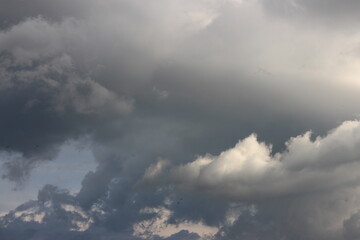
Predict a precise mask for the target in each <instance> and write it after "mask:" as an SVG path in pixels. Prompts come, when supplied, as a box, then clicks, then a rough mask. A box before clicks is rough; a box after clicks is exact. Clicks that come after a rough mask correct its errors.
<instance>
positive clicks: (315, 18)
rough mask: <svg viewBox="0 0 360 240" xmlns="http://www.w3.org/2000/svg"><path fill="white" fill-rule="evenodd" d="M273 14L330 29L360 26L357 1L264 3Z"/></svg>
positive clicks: (293, 0) (319, 0)
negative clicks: (322, 25) (359, 24)
mask: <svg viewBox="0 0 360 240" xmlns="http://www.w3.org/2000/svg"><path fill="white" fill-rule="evenodd" d="M262 3H263V4H264V6H265V9H266V10H269V11H270V12H271V13H272V14H275V15H278V16H281V17H287V18H292V19H296V20H297V21H298V22H299V23H304V22H305V23H306V24H313V25H317V23H320V24H325V26H326V27H327V28H328V29H331V28H334V27H337V28H338V27H340V28H344V29H349V28H350V29H352V28H354V27H356V26H358V22H359V15H358V14H357V11H358V9H359V8H360V4H359V2H358V1H356V0H346V1H340V0H330V1H324V0H315V1H311V0H286V1H277V0H274V1H262Z"/></svg>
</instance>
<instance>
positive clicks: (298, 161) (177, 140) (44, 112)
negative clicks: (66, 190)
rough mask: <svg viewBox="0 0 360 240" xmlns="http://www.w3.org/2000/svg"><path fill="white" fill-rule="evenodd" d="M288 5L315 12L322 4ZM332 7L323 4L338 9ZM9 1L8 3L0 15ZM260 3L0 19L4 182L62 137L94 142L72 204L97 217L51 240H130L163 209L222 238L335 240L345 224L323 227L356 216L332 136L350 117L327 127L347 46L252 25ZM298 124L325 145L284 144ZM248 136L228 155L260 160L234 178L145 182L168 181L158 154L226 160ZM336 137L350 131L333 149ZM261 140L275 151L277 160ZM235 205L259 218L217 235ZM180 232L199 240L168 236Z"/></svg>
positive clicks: (123, 5) (274, 21)
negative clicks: (90, 163) (0, 23)
mask: <svg viewBox="0 0 360 240" xmlns="http://www.w3.org/2000/svg"><path fill="white" fill-rule="evenodd" d="M55 2H56V3H55ZM50 3H51V6H50V5H49V4H50ZM297 3H298V5H303V6H304V7H303V8H309V9H310V10H308V12H309V13H310V12H312V11H313V12H319V11H322V10H321V9H322V8H321V7H318V6H320V5H317V4H320V2H319V1H314V2H313V3H310V2H305V1H303V2H300V1H297ZM333 3H334V5H331V6H328V7H329V8H330V7H334V9H335V7H336V4H337V2H336V3H335V2H333ZM16 4H18V2H14V3H6V5H7V7H8V9H7V10H6V11H8V12H9V14H10V13H11V11H10V10H11V9H14V6H15V5H16ZM26 4H28V3H26ZM261 4H262V3H259V2H257V1H242V3H239V2H238V1H222V2H221V3H219V2H218V1H197V2H194V1H181V2H180V1H166V2H163V1H152V2H151V3H150V2H149V3H147V2H146V3H145V2H143V1H125V0H122V1H108V2H106V3H102V2H100V1H91V2H90V3H89V5H91V6H88V3H87V2H86V3H85V2H80V1H74V2H71V3H70V2H68V1H63V2H60V1H50V2H47V3H45V2H44V3H43V2H40V1H36V2H35V3H34V4H33V5H31V6H28V7H26V9H27V10H26V11H27V12H26V13H19V14H18V15H12V16H14V17H11V18H10V17H9V16H7V15H5V14H1V16H4V18H6V19H7V20H8V21H9V22H11V24H9V25H7V26H6V28H7V29H6V31H2V32H1V33H0V50H1V64H0V67H1V73H0V74H1V85H0V89H1V90H0V92H1V95H0V109H1V110H0V114H1V115H2V118H1V120H0V123H1V124H0V125H1V126H2V127H1V131H2V135H1V137H0V147H1V149H2V150H3V151H7V152H8V153H10V155H11V158H9V159H7V160H5V167H6V168H7V169H8V170H9V171H8V173H7V175H6V177H8V178H10V179H13V180H16V179H21V178H22V177H23V176H24V174H25V175H26V174H29V173H30V170H31V168H33V167H36V165H37V164H39V163H40V162H41V161H44V160H50V159H52V158H54V156H56V152H57V149H58V147H59V146H60V145H61V144H62V143H64V142H65V141H66V140H68V139H81V138H82V137H84V136H90V137H91V138H90V139H91V146H92V148H93V151H94V155H95V157H96V159H97V161H98V164H99V166H98V168H97V170H96V171H94V172H90V173H88V174H87V176H86V177H85V178H84V180H83V183H82V188H81V190H80V192H79V193H78V194H77V195H76V196H73V197H71V199H73V201H75V202H76V204H77V205H78V207H79V208H81V209H82V211H85V212H87V213H88V212H91V211H92V210H91V209H93V208H95V207H98V208H100V209H101V210H102V211H104V212H105V213H106V214H105V215H103V216H97V217H98V218H97V217H94V219H95V220H96V221H95V224H94V226H93V227H92V228H91V229H92V230H91V231H92V232H91V231H90V230H89V231H87V232H85V233H69V232H68V231H67V230H66V229H63V230H61V231H63V232H64V234H65V235H61V234H60V233H59V234H60V235H59V236H62V237H63V238H66V237H68V238H70V239H71V238H74V239H76V238H78V239H81V238H82V237H85V236H89V235H87V234H90V233H91V234H93V237H94V238H96V237H97V236H99V235H98V234H103V235H106V237H107V238H108V239H116V237H118V236H122V237H123V239H126V238H127V237H128V236H125V235H126V233H129V232H131V229H132V226H133V224H134V223H137V222H139V221H143V220H148V219H151V217H152V216H150V215H151V214H150V215H146V216H144V215H141V214H139V212H140V211H141V210H142V209H144V208H145V207H150V208H158V207H164V205H166V207H167V208H168V209H169V211H172V212H173V215H172V216H171V217H170V218H169V219H168V223H169V224H170V223H171V224H178V223H179V222H180V223H181V222H182V221H184V220H185V221H192V222H198V221H203V222H204V223H205V224H207V225H210V226H213V227H219V228H221V229H223V230H224V235H221V234H220V232H219V234H218V236H217V237H218V238H220V239H221V238H224V239H231V238H233V239H238V238H239V236H242V237H243V238H245V235H246V237H247V238H248V239H254V238H256V237H257V238H260V239H279V238H284V239H297V238H300V237H299V236H305V237H304V238H306V239H331V238H329V237H332V239H336V238H338V239H341V236H340V235H339V232H341V231H342V230H341V229H342V224H343V223H342V220H341V219H339V220H333V218H334V216H341V217H342V218H343V219H347V218H349V216H351V215H352V214H353V213H354V211H356V210H357V207H356V206H357V204H358V202H357V201H356V200H353V199H351V196H357V195H356V194H355V193H354V191H353V190H352V189H351V187H352V186H356V180H357V177H358V175H357V174H349V172H351V173H353V172H352V171H353V169H357V167H358V164H357V162H356V158H357V156H358V151H357V150H356V144H357V142H358V138H357V135H356V134H355V135H351V134H349V136H348V135H346V134H345V133H344V132H343V130H344V129H343V128H344V126H348V125H349V124H350V126H352V125H351V124H355V122H352V123H349V122H348V123H344V125H342V128H341V127H340V128H339V129H337V130H335V131H334V132H333V133H330V134H329V135H326V131H327V130H328V129H331V128H333V127H335V126H336V124H338V123H340V122H342V121H344V120H345V119H354V118H355V117H356V116H357V115H358V113H359V110H360V109H359V106H358V104H357V103H358V101H359V96H358V90H357V87H354V85H355V82H356V81H355V80H356V79H357V77H356V76H357V71H356V69H358V66H357V65H356V61H357V57H356V54H341V53H344V52H346V53H348V52H350V53H352V51H353V50H354V49H356V47H357V37H356V36H354V35H351V34H347V33H344V32H343V31H339V30H338V28H333V29H327V28H324V27H323V28H321V27H320V28H321V30H319V31H309V27H308V26H304V25H303V24H299V25H296V24H294V23H293V22H291V21H288V18H280V19H279V18H274V15H270V16H264V15H263V12H262V9H261V7H262V5H261ZM267 4H273V5H272V6H270V7H274V6H275V4H280V3H277V2H275V1H268V3H267ZM284 4H285V3H284ZM352 6H353V7H354V5H352ZM355 6H356V5H355ZM52 7H56V8H57V11H56V12H54V11H53V10H52V9H51V8H52ZM265 7H269V6H265ZM89 8H91V10H88V9H89ZM354 8H355V7H354ZM4 11H5V10H4ZM344 11H345V10H344ZM346 11H347V10H346ZM38 14H41V15H42V16H43V17H36V16H37V15H38ZM324 14H325V13H324ZM34 16H35V17H34ZM29 17H30V18H29ZM320 17H321V16H320ZM322 17H323V16H322ZM299 19H301V18H299ZM4 26H5V25H4ZM230 26H236V27H230ZM295 26H296V28H295ZM354 79H355V80H354ZM129 113H130V114H129ZM3 116H5V117H3ZM310 129H312V130H313V131H314V133H315V135H318V134H320V135H323V136H324V137H323V138H321V139H320V140H316V141H318V142H319V143H320V144H321V145H324V147H316V145H317V144H318V142H316V141H314V140H313V139H312V138H310V137H308V136H307V135H305V136H300V137H298V138H296V139H293V140H291V141H290V142H289V144H288V146H286V145H284V142H285V141H286V140H288V139H289V138H290V137H291V136H297V135H299V134H302V133H304V132H305V131H308V130H310ZM351 129H353V128H351V127H350V130H351ZM350 130H349V132H351V131H350ZM353 130H354V129H353ZM344 131H345V130H344ZM253 132H255V133H257V134H258V138H259V140H255V139H254V138H250V139H248V140H245V141H243V142H240V143H239V147H240V148H241V149H245V150H244V151H245V152H251V153H253V155H252V157H256V156H257V161H252V160H251V159H252V157H249V158H248V161H245V163H246V164H245V165H246V167H243V168H241V169H240V170H241V171H240V172H236V171H235V170H236V169H235V168H234V169H233V170H234V172H232V173H230V174H228V175H222V174H220V173H219V172H218V170H219V169H218V168H217V167H216V168H215V167H212V168H211V167H210V166H208V165H211V164H208V165H207V166H206V167H205V168H207V169H206V171H205V170H204V169H202V170H201V171H203V174H202V175H201V176H200V175H199V176H197V175H196V174H195V175H196V176H195V177H193V176H192V175H191V174H192V173H193V172H194V171H193V170H194V169H191V171H185V172H186V174H184V172H181V171H180V172H179V171H178V172H177V174H178V177H179V176H182V177H183V178H180V180H179V179H177V183H179V182H180V183H183V184H184V185H185V188H190V189H191V188H193V190H194V192H195V193H194V192H192V191H188V192H187V191H181V189H179V188H174V187H173V186H166V187H164V186H162V187H161V188H157V186H156V185H155V186H153V185H154V183H156V181H155V178H156V176H160V177H163V176H161V174H159V173H160V172H161V171H160V170H162V171H165V172H166V171H167V170H168V168H167V167H161V169H160V170H159V171H157V170H156V162H157V161H159V159H163V160H164V161H165V160H166V161H168V162H169V163H170V164H172V165H173V166H177V165H183V166H190V165H191V161H192V160H193V159H194V158H196V156H198V155H200V156H205V154H206V153H209V154H210V155H211V156H210V155H209V156H205V158H209V159H210V160H211V161H212V162H213V163H215V162H218V163H219V164H218V165H222V163H223V161H222V159H221V157H219V154H221V152H222V151H224V149H229V148H231V147H232V146H233V144H234V143H235V142H236V141H238V139H244V138H246V137H247V136H249V135H250V134H251V133H253ZM336 132H340V133H341V134H345V135H346V136H345V135H344V136H343V135H341V136H343V137H344V138H341V139H340V140H341V141H340V143H341V144H342V145H341V144H339V145H338V144H337V143H338V142H337V141H338V140H339V139H338V138H337V137H338V136H336V135H334V134H335V133H336ZM345 132H346V131H345ZM354 132H357V131H355V130H354ZM311 139H312V140H311ZM331 139H333V140H331ZM246 141H249V142H250V143H249V144H248V145H246V144H245V142H246ZM261 142H267V143H272V144H273V151H274V152H280V153H281V154H280V156H281V157H280V159H275V158H276V156H273V154H272V152H271V149H270V147H269V146H267V145H265V144H262V143H261ZM248 147H249V148H250V150H251V149H252V147H254V149H253V151H250V150H249V149H248ZM314 149H315V150H314ZM232 150H234V151H235V150H236V148H234V149H232ZM258 150H259V151H258ZM230 151H231V150H230ZM261 153H263V154H261ZM245 155H246V154H245ZM231 158H232V157H231ZM340 158H341V159H342V158H343V159H345V160H347V161H346V162H345V161H344V162H340V161H338V160H339V159H340ZM234 159H235V160H236V159H237V158H234ZM264 159H268V160H269V161H264ZM274 159H275V160H276V161H275V160H274ZM311 159H313V160H314V161H310V160H311ZM325 159H329V160H326V161H325ZM235 160H234V161H235ZM74 161H75V160H74ZM309 161H310V162H309ZM271 163H274V166H272V164H271ZM187 164H190V165H187ZM256 164H259V166H260V167H259V166H257V165H256ZM193 165H196V164H193ZM193 165H191V166H193ZM214 165H216V164H214ZM230 165H231V164H230ZM255 165H256V166H255ZM270 165H271V166H270ZM148 166H153V169H152V170H151V169H150V170H148V171H147V170H146V169H147V167H148ZM154 166H155V167H154ZM230 168H232V167H230ZM155 170H156V171H155ZM146 171H147V172H148V175H147V176H148V177H149V176H151V178H152V181H153V182H146V183H147V184H145V185H143V186H139V185H138V183H139V180H141V179H143V180H144V179H146V180H149V178H142V177H143V173H144V172H146ZM154 171H155V172H154ZM152 173H154V174H152ZM195 173H196V171H195ZM237 173H241V175H239V174H237ZM184 176H187V177H186V178H185V177H184ZM164 179H165V180H166V178H162V179H161V180H160V181H159V182H160V183H162V184H163V183H164ZM264 180H267V181H264ZM209 182H210V183H211V184H210V183H209ZM274 182H275V183H274ZM190 183H194V185H193V186H189V185H190ZM260 183H264V184H263V185H261V184H260ZM315 183H317V184H315ZM152 184H153V185H152ZM165 184H166V182H165ZM145 186H146V187H145ZM242 187H243V188H242ZM339 189H341V190H339ZM332 191H333V192H332ZM209 192H210V193H211V192H213V194H210V195H207V194H205V193H209ZM220 193H221V194H220ZM348 198H349V199H350V200H349V201H350V203H348V202H346V199H348ZM244 199H245V200H246V201H245V200H244ZM264 199H266V200H267V201H268V202H266V201H264ZM232 201H244V202H243V203H242V204H245V205H246V204H250V205H251V204H255V205H256V206H257V208H258V213H257V214H256V215H254V216H250V215H251V214H250V213H248V214H247V215H246V214H245V212H244V213H243V215H242V216H241V217H239V216H236V217H234V218H235V219H234V220H233V225H231V226H224V224H225V223H224V221H225V222H226V221H227V220H226V218H227V215H228V211H229V209H233V208H232V207H231V206H232ZM321 202H325V203H326V204H327V205H326V206H322V205H321ZM165 203H166V204H165ZM332 206H333V208H332ZM297 208H298V210H297ZM316 209H320V210H318V211H316ZM66 216H67V215H66ZM58 217H59V216H58V215H56V216H55V215H54V218H58ZM69 219H70V218H69ZM327 219H330V220H327ZM21 224H23V223H21ZM345 225H346V226H348V230H347V231H348V232H349V233H348V234H349V236H350V235H351V234H355V233H352V232H356V231H355V230H352V229H351V228H352V227H351V224H350V223H346V224H345V223H344V226H345ZM14 226H15V225H14ZM66 226H68V225H66ZM327 226H330V227H329V228H331V229H330V230H329V229H327ZM46 228H48V226H45V227H44V228H41V229H42V230H41V231H43V230H44V229H45V230H46ZM301 228H302V229H301ZM14 229H16V227H14ZM324 229H327V230H324ZM332 229H335V230H333V231H332ZM45 230H44V231H45ZM301 230H304V233H301ZM2 231H12V230H9V229H7V230H6V229H2ZM14 231H15V230H14ZM112 231H113V232H112ZM123 233H124V235H121V234H123ZM12 234H15V233H14V232H13V233H12ZM66 234H69V235H66ZM83 234H85V235H83ZM107 234H108V235H107ZM182 234H184V235H185V236H186V237H188V238H195V237H197V236H195V234H193V233H187V232H182V233H179V234H177V235H174V236H172V237H173V238H174V239H176V238H179V237H180V238H181V237H182ZM34 236H36V234H35V235H34ZM95 236H96V237H95ZM296 236H298V237H297V238H296ZM20 237H21V236H18V238H20ZM326 237H328V238H326ZM14 238H15V239H16V236H14Z"/></svg>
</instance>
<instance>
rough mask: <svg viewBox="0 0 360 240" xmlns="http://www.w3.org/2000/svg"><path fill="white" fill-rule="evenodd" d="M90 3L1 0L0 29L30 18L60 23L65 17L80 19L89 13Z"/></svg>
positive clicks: (53, 0)
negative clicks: (39, 17) (42, 18)
mask: <svg viewBox="0 0 360 240" xmlns="http://www.w3.org/2000/svg"><path fill="white" fill-rule="evenodd" d="M91 4H92V3H91V1H83V0H75V1H68V0H65V1H57V0H50V1H46V0H35V1H31V2H30V1H24V0H13V1H11V0H2V1H0V5H1V9H0V28H3V29H5V28H10V27H11V26H13V25H15V24H18V23H19V22H21V21H23V20H25V19H26V18H30V17H38V16H43V17H44V18H46V19H48V20H50V21H61V20H63V19H64V18H66V17H81V16H83V15H84V14H85V12H87V11H89V9H90V6H91Z"/></svg>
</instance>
